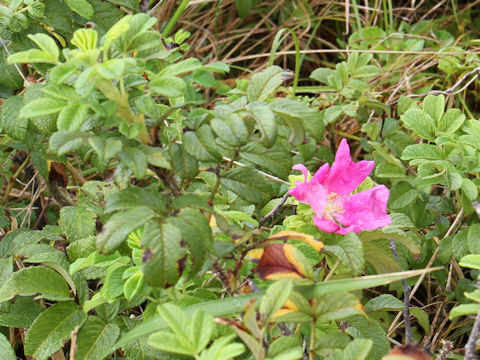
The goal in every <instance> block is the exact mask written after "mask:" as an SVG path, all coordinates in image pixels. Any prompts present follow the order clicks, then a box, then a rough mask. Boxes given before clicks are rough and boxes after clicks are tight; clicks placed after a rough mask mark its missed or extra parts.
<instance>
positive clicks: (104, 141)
mask: <svg viewBox="0 0 480 360" xmlns="http://www.w3.org/2000/svg"><path fill="white" fill-rule="evenodd" d="M88 143H89V144H90V146H91V147H92V148H93V150H95V152H96V153H97V155H98V157H99V158H100V159H101V160H102V161H105V162H108V161H110V159H112V158H113V157H115V156H117V155H118V154H119V153H120V151H122V148H123V143H122V141H121V140H120V139H112V138H103V137H99V136H95V137H91V138H90V139H88Z"/></svg>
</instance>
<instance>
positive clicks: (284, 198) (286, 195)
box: [258, 191, 290, 227]
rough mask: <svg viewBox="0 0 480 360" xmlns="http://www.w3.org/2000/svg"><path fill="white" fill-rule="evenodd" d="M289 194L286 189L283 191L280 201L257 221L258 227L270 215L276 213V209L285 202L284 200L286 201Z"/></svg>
mask: <svg viewBox="0 0 480 360" xmlns="http://www.w3.org/2000/svg"><path fill="white" fill-rule="evenodd" d="M289 196H290V194H289V193H288V191H287V192H286V193H285V195H283V197H282V199H281V200H280V202H279V203H278V204H277V205H276V206H275V207H274V208H273V210H272V211H270V212H269V213H268V214H267V215H265V216H264V217H263V218H261V219H260V221H259V222H258V227H262V225H263V224H264V223H265V221H267V220H268V219H270V218H271V217H272V216H274V215H275V214H276V213H277V211H278V210H279V209H280V208H281V207H282V206H283V204H285V202H286V201H287V199H288V197H289Z"/></svg>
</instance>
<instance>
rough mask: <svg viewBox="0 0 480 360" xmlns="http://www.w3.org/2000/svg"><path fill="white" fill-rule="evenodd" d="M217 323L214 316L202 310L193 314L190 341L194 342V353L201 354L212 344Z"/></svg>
mask: <svg viewBox="0 0 480 360" xmlns="http://www.w3.org/2000/svg"><path fill="white" fill-rule="evenodd" d="M214 329H215V323H214V322H213V316H211V315H210V314H207V313H206V312H204V311H202V310H197V311H195V313H194V314H193V317H192V319H191V322H190V329H189V330H190V337H189V338H190V341H191V342H192V345H193V349H194V353H196V354H198V353H200V352H201V351H202V350H203V349H205V347H206V346H207V345H208V343H209V342H210V339H211V337H212V333H213V330H214Z"/></svg>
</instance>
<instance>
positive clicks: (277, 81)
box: [247, 66, 291, 102]
mask: <svg viewBox="0 0 480 360" xmlns="http://www.w3.org/2000/svg"><path fill="white" fill-rule="evenodd" d="M290 76H291V72H288V71H284V70H282V69H281V68H280V67H279V66H271V67H269V68H267V69H265V70H263V71H261V72H259V73H256V74H255V75H253V76H252V78H251V79H250V82H249V84H248V89H247V98H248V101H249V102H253V101H265V100H267V99H268V98H269V97H270V96H271V95H273V94H274V93H275V92H276V91H277V89H278V88H279V87H280V85H282V83H283V81H284V78H290Z"/></svg>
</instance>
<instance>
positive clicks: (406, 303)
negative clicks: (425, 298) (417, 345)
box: [388, 238, 412, 344]
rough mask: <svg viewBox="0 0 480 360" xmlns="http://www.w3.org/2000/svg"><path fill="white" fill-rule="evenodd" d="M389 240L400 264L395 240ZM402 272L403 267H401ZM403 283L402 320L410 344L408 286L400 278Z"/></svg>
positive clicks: (407, 341)
mask: <svg viewBox="0 0 480 360" xmlns="http://www.w3.org/2000/svg"><path fill="white" fill-rule="evenodd" d="M388 240H389V241H390V250H392V254H393V257H394V258H395V261H396V262H397V263H398V264H399V265H400V260H399V259H398V253H397V246H396V244H395V240H393V239H391V238H390V239H388ZM401 271H402V272H403V269H401ZM402 285H403V301H404V305H403V321H404V322H405V342H406V344H410V343H411V342H412V325H411V324H410V287H409V286H408V284H407V280H405V279H402Z"/></svg>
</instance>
